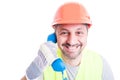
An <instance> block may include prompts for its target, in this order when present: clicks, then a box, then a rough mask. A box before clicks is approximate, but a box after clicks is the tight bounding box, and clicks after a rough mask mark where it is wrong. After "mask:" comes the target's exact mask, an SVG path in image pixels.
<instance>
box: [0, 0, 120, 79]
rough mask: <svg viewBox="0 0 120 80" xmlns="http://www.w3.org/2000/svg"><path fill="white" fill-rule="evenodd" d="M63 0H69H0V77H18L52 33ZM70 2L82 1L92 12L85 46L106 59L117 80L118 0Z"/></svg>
mask: <svg viewBox="0 0 120 80" xmlns="http://www.w3.org/2000/svg"><path fill="white" fill-rule="evenodd" d="M66 1H70V0H43V1H42V0H1V1H0V80H20V78H21V77H22V76H23V75H24V73H25V69H26V68H27V67H28V65H29V64H30V62H31V61H32V60H33V59H34V57H35V56H36V55H37V51H38V49H39V45H40V44H41V43H42V42H45V41H46V38H47V35H48V34H50V33H51V32H53V29H52V28H51V23H52V21H53V16H54V14H55V11H56V9H57V8H58V6H59V5H60V4H62V3H64V2H66ZM72 1H79V2H81V3H83V4H84V5H85V6H86V8H87V9H88V11H89V13H90V15H91V18H92V23H93V26H92V27H91V29H90V31H89V37H88V47H89V48H91V49H94V50H95V51H97V52H98V53H100V54H101V55H103V56H104V57H105V58H106V60H107V61H108V62H109V64H110V66H111V68H112V70H113V73H114V76H115V80H120V58H119V57H120V55H119V54H120V51H119V50H120V47H119V45H120V42H119V41H120V39H119V37H120V36H119V34H120V30H119V27H120V24H119V23H120V9H119V7H120V5H119V0H72Z"/></svg>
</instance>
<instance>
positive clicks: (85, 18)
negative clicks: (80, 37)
mask: <svg viewBox="0 0 120 80" xmlns="http://www.w3.org/2000/svg"><path fill="white" fill-rule="evenodd" d="M76 23H83V24H88V26H89V27H90V26H91V25H92V22H91V20H90V16H89V14H88V12H87V10H86V9H85V7H84V6H83V5H82V4H80V3H77V2H68V3H65V4H63V5H62V6H60V7H59V8H58V10H57V12H56V14H55V17H54V21H53V24H52V25H53V26H54V25H56V24H76Z"/></svg>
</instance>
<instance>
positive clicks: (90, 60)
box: [44, 49, 103, 80]
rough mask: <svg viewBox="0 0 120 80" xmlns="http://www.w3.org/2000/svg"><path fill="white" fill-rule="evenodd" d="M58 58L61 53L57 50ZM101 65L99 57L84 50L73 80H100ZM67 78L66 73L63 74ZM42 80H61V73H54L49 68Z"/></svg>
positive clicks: (49, 67)
mask: <svg viewBox="0 0 120 80" xmlns="http://www.w3.org/2000/svg"><path fill="white" fill-rule="evenodd" d="M58 55H59V57H60V56H61V51H60V50H58ZM102 68H103V63H102V59H101V56H100V55H99V54H96V53H95V52H93V51H90V50H87V49H84V51H83V56H82V59H81V64H80V66H79V69H78V73H77V76H76V78H75V80H102ZM64 73H65V76H66V77H67V74H66V71H65V72H64ZM44 80H62V73H61V72H55V71H54V70H53V69H52V67H51V66H48V67H47V68H46V69H45V71H44Z"/></svg>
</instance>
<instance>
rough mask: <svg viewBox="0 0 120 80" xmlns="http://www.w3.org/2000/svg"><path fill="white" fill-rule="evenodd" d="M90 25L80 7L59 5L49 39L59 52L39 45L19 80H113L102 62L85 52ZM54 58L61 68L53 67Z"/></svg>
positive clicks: (93, 53) (57, 65) (86, 50)
mask: <svg viewBox="0 0 120 80" xmlns="http://www.w3.org/2000/svg"><path fill="white" fill-rule="evenodd" d="M91 25H92V23H91V20H90V16H89V14H88V12H87V10H86V9H85V7H84V6H83V5H82V4H79V3H75V2H69V3H65V4H63V5H62V6H60V8H59V9H58V10H57V12H56V15H55V18H54V21H53V25H52V27H53V28H54V30H55V34H54V35H55V36H54V37H52V38H54V39H55V38H56V41H57V45H58V49H57V50H56V48H57V47H56V45H55V43H52V42H48V43H47V42H46V43H44V44H42V46H41V47H40V50H39V52H38V57H37V58H36V59H35V60H34V61H33V62H32V64H31V65H30V66H29V67H28V69H27V70H26V76H25V77H24V78H22V80H27V79H28V80H114V78H113V74H112V71H111V69H110V67H109V65H108V64H107V62H106V61H105V59H103V57H102V56H100V55H99V54H97V53H96V52H93V51H91V50H88V49H86V45H87V36H88V31H89V29H90V28H91ZM54 48H55V49H54ZM57 58H60V59H61V60H62V61H63V63H64V64H63V65H62V67H61V63H62V62H61V63H60V65H59V63H57V64H55V66H54V61H56V60H57ZM43 59H44V60H43ZM36 66H37V67H36ZM64 67H65V68H64ZM62 68H63V69H62ZM60 71H61V72H60ZM26 78H27V79H26Z"/></svg>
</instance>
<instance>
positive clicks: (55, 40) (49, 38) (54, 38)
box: [47, 33, 57, 43]
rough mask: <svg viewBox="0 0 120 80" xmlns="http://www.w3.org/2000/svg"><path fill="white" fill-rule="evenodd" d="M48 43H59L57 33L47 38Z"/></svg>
mask: <svg viewBox="0 0 120 80" xmlns="http://www.w3.org/2000/svg"><path fill="white" fill-rule="evenodd" d="M47 41H52V42H54V43H56V42H57V38H56V34H55V33H52V34H49V35H48V37H47Z"/></svg>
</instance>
